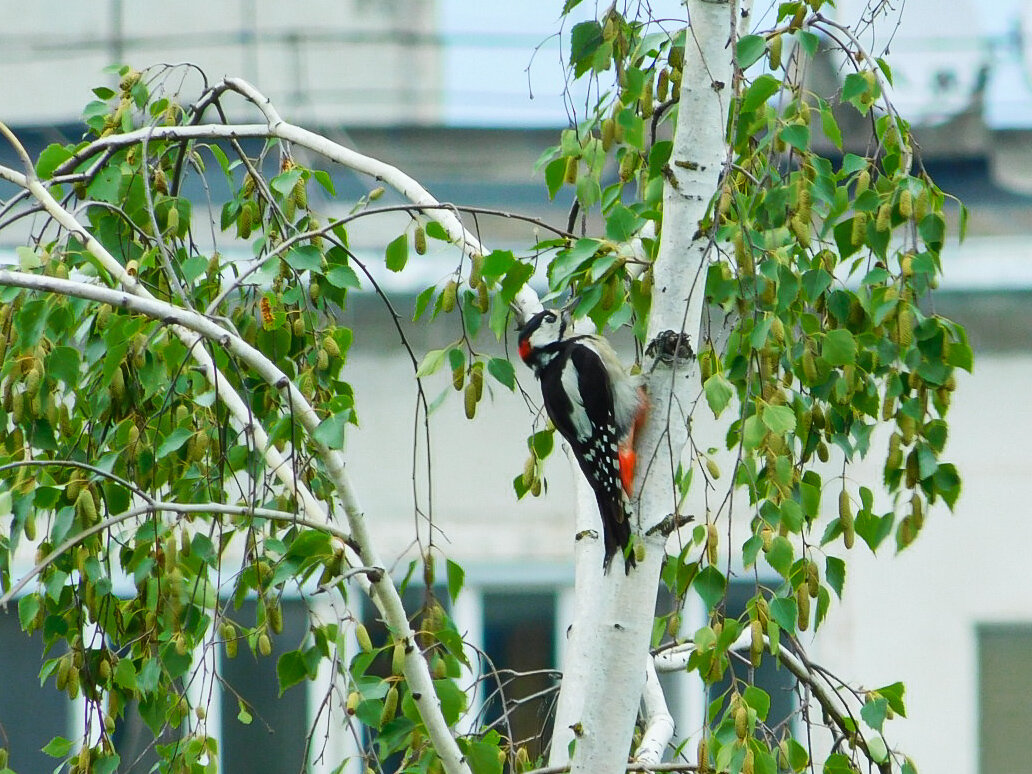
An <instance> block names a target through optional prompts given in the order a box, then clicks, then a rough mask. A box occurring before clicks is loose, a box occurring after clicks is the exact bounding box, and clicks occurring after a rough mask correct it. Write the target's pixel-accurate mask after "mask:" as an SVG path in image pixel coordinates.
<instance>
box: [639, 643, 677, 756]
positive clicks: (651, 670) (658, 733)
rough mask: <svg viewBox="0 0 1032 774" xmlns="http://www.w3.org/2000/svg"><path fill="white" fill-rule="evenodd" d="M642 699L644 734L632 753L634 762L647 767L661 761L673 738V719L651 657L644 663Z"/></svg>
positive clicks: (654, 662)
mask: <svg viewBox="0 0 1032 774" xmlns="http://www.w3.org/2000/svg"><path fill="white" fill-rule="evenodd" d="M642 699H643V701H644V704H645V720H646V722H645V732H644V733H643V734H642V736H641V743H640V744H639V745H638V749H637V750H635V752H634V760H635V761H637V762H638V763H640V764H642V765H643V766H649V765H655V764H657V763H659V762H660V761H661V760H663V753H664V752H665V751H666V748H667V745H668V744H669V743H670V740H671V739H672V738H673V736H674V717H673V715H671V714H670V709H669V708H668V707H667V703H666V697H664V695H663V686H662V685H660V684H659V675H657V674H656V661H655V659H654V658H652V657H649V659H648V660H647V661H646V662H645V690H644V691H643V692H642Z"/></svg>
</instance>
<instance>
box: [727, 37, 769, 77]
mask: <svg viewBox="0 0 1032 774" xmlns="http://www.w3.org/2000/svg"><path fill="white" fill-rule="evenodd" d="M766 51H767V40H766V38H764V37H763V36H762V35H743V36H742V37H741V38H739V39H738V45H737V46H736V48H735V59H736V60H737V62H738V66H739V67H741V68H742V69H743V70H745V69H746V68H748V67H749V66H751V65H753V64H755V63H756V62H757V61H758V60H759V58H760V57H761V56H763V55H764V53H766Z"/></svg>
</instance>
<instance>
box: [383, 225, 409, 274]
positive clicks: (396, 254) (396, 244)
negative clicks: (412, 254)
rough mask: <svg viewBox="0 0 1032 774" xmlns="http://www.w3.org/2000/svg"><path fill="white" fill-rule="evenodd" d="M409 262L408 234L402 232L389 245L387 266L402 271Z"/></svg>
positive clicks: (392, 269)
mask: <svg viewBox="0 0 1032 774" xmlns="http://www.w3.org/2000/svg"><path fill="white" fill-rule="evenodd" d="M406 263H408V234H402V235H401V236H399V237H397V238H396V239H394V240H393V241H392V242H391V243H390V244H389V245H387V268H388V269H390V270H391V271H401V270H402V269H404V268H405V264H406Z"/></svg>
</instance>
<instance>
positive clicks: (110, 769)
mask: <svg viewBox="0 0 1032 774" xmlns="http://www.w3.org/2000/svg"><path fill="white" fill-rule="evenodd" d="M121 762H122V758H121V757H120V756H119V755H118V753H110V754H108V755H103V756H101V757H100V758H97V760H95V761H94V762H93V766H92V768H91V771H92V772H93V774H114V773H115V772H116V771H118V766H119V764H120V763H121Z"/></svg>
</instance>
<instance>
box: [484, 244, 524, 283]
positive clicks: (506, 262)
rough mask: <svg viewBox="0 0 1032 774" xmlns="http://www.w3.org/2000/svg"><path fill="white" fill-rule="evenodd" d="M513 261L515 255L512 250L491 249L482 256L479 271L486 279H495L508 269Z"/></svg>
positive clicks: (514, 260) (514, 261)
mask: <svg viewBox="0 0 1032 774" xmlns="http://www.w3.org/2000/svg"><path fill="white" fill-rule="evenodd" d="M514 263H516V256H515V255H513V254H512V250H492V251H491V252H489V253H488V254H487V255H485V256H484V266H483V269H482V270H481V273H482V274H483V275H484V277H485V278H487V279H495V278H497V277H501V276H502V275H503V274H505V273H506V272H507V271H509V269H511V268H512V265H513V264H514Z"/></svg>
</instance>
